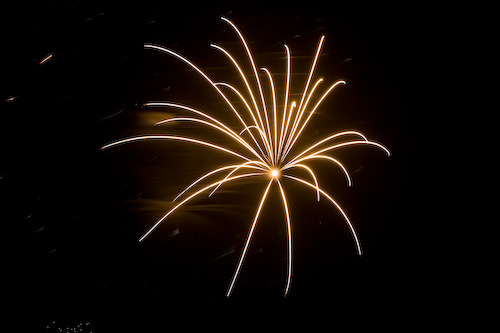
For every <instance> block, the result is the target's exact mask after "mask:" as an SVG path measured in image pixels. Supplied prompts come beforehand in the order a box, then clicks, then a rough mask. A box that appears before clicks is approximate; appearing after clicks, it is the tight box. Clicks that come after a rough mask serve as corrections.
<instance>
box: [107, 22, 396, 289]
mask: <svg viewBox="0 0 500 333" xmlns="http://www.w3.org/2000/svg"><path fill="white" fill-rule="evenodd" d="M221 20H222V21H223V22H225V23H226V24H228V25H229V26H230V27H231V28H232V29H233V30H234V32H235V33H236V34H237V36H238V37H239V39H240V41H241V44H242V47H243V48H244V52H245V54H246V57H247V58H248V59H246V60H245V61H246V64H247V66H248V67H251V72H250V73H245V72H244V70H243V69H242V66H241V65H240V63H239V62H238V61H237V60H236V59H235V58H234V57H233V56H232V55H231V54H230V53H229V52H228V51H227V50H226V49H224V48H223V47H221V46H219V45H216V44H210V46H211V47H212V48H213V49H215V50H217V51H218V52H220V53H221V54H222V55H224V56H225V57H227V60H228V61H229V62H230V63H231V65H232V66H233V67H234V69H235V70H236V71H237V72H238V74H239V77H240V78H241V83H242V85H243V86H244V89H242V90H241V89H237V88H236V87H235V86H234V85H232V84H230V83H227V82H216V81H214V80H213V79H212V78H211V77H209V76H208V75H207V74H206V73H205V72H204V71H203V70H202V69H200V68H199V67H198V66H196V65H195V64H194V63H192V62H191V61H190V60H188V59H186V58H185V57H184V56H182V55H180V54H179V53H177V52H175V51H173V50H170V49H167V48H165V47H162V46H158V45H154V44H145V45H144V47H145V48H146V49H152V50H156V51H160V52H163V53H166V54H168V55H170V56H173V57H175V58H177V59H178V60H180V61H181V62H183V63H184V64H185V65H187V66H188V67H189V68H191V69H192V70H194V71H196V72H197V73H198V74H199V75H201V77H202V78H203V79H205V80H206V81H207V82H208V83H209V84H210V85H211V87H212V88H213V89H214V90H215V91H216V92H217V93H218V95H220V97H221V98H222V99H223V100H224V103H225V104H226V106H227V108H228V110H230V111H231V112H232V113H233V114H234V116H235V117H236V118H237V120H238V122H239V124H240V126H239V128H230V126H227V125H226V124H224V123H223V122H222V121H220V120H218V119H216V118H215V117H213V116H211V115H210V114H209V113H207V112H204V111H202V110H198V109H195V108H192V107H190V106H186V105H182V104H178V103H171V102H150V103H146V104H144V106H145V107H160V108H173V109H178V110H181V111H184V112H186V113H187V114H190V115H191V116H190V117H173V118H168V119H165V120H162V121H160V122H158V123H157V124H156V125H168V124H170V123H173V122H179V121H183V122H191V123H196V124H201V125H203V126H207V127H209V128H212V129H213V130H214V131H216V132H217V133H219V134H220V135H221V136H223V137H224V138H225V139H227V140H231V141H233V142H234V143H236V144H237V145H238V146H239V147H240V149H238V150H235V149H230V148H228V147H225V146H224V145H219V144H215V143H213V142H209V141H206V140H201V139H197V138H193V137H187V136H178V135H142V136H134V137H130V138H125V139H122V140H118V141H115V142H112V143H109V144H107V145H105V146H103V147H102V148H101V149H108V148H111V147H115V146H118V145H123V144H127V143H131V142H137V141H147V140H174V141H184V142H190V143H193V144H196V145H201V146H204V147H206V148H210V149H214V150H218V151H220V152H223V153H226V154H229V155H232V156H233V157H234V158H235V160H236V162H235V163H234V164H229V165H222V166H220V167H218V168H216V169H214V170H211V171H209V172H207V173H205V174H204V175H202V176H201V177H199V178H197V179H196V180H194V181H193V182H192V183H191V184H189V185H188V186H187V187H186V188H185V189H184V190H183V191H182V192H180V193H179V194H178V195H177V196H176V197H175V198H174V200H173V201H174V206H173V208H171V209H170V210H169V211H168V212H166V213H165V214H164V215H163V216H161V218H159V219H158V220H157V221H156V223H154V224H153V225H152V226H151V227H150V228H149V229H148V230H147V231H146V232H145V233H144V234H143V235H142V236H141V237H140V239H139V242H142V241H144V240H145V239H146V238H147V237H148V236H149V235H150V234H151V233H152V232H153V231H154V230H155V229H156V228H157V227H158V226H159V225H160V224H161V223H162V222H163V221H165V220H166V219H167V218H168V217H169V216H170V215H171V214H173V213H174V212H175V211H177V210H178V209H179V208H181V207H182V206H184V205H185V204H187V203H188V202H190V201H192V200H194V199H195V198H197V197H198V196H200V195H202V194H203V193H205V194H206V193H209V195H210V196H211V195H212V194H214V193H215V192H216V191H217V190H218V189H219V188H220V187H221V186H222V185H223V184H226V183H230V182H235V181H238V180H243V179H246V178H249V177H259V178H260V179H264V181H265V184H266V186H265V189H264V192H263V194H262V196H261V198H260V202H259V205H258V207H257V210H256V212H255V216H254V217H253V221H252V224H251V226H250V230H249V232H248V235H247V237H246V241H245V244H244V246H243V249H242V252H241V254H240V256H239V260H238V263H237V265H236V268H235V270H234V273H233V276H232V278H231V281H230V283H229V287H228V289H227V292H226V296H230V295H231V293H232V291H233V289H234V286H235V283H236V281H237V279H238V276H239V273H240V271H241V268H242V265H243V262H244V260H245V257H246V255H247V252H248V248H249V246H250V243H251V241H252V237H253V235H254V231H255V228H256V226H257V223H258V221H259V217H260V215H261V212H262V210H263V207H264V203H265V202H266V198H267V197H268V193H269V190H270V188H271V186H277V187H278V189H279V193H280V196H281V202H282V203H283V211H284V220H285V221H286V230H287V257H288V258H287V274H286V284H285V289H284V295H287V294H288V292H289V290H290V285H291V281H292V223H291V215H290V209H289V205H288V201H287V196H286V194H285V193H286V191H285V188H284V186H283V182H282V181H283V179H284V178H286V179H289V180H291V181H294V182H296V183H299V184H302V185H304V186H305V187H308V188H311V189H312V190H313V191H314V192H313V193H315V194H316V196H317V200H320V197H324V198H326V200H328V201H329V202H330V203H331V204H332V206H333V207H334V208H335V209H336V210H337V211H338V212H339V213H340V215H341V216H342V218H343V219H344V220H345V223H346V224H347V227H348V228H349V230H350V232H351V234H352V237H353V239H354V243H355V247H356V251H357V253H358V254H359V255H361V254H362V249H361V244H360V240H359V237H358V235H357V233H356V230H355V228H354V226H353V224H352V223H351V221H350V220H349V217H348V216H347V214H346V213H345V212H344V210H343V209H342V208H341V206H340V205H339V204H338V203H337V202H336V201H335V200H334V199H333V198H332V196H331V195H330V194H328V193H327V192H325V191H324V190H323V189H322V188H321V187H320V185H319V182H318V177H317V176H316V174H315V173H314V171H313V169H312V168H311V166H310V165H308V162H311V161H313V160H321V161H323V162H324V163H330V164H332V165H333V166H334V167H336V168H338V169H339V171H340V172H341V173H343V174H344V176H345V178H346V180H347V184H348V186H351V185H352V181H351V176H350V175H349V172H348V171H347V169H346V168H345V167H344V165H342V163H341V162H340V161H338V160H337V159H336V158H334V157H333V156H331V155H332V153H334V152H335V151H336V150H338V149H341V148H346V147H349V146H358V145H369V146H373V147H377V148H380V149H382V150H383V151H385V152H386V153H387V155H390V152H389V150H388V149H387V148H385V147H384V146H383V145H381V144H380V143H377V142H374V141H370V140H368V139H367V137H366V136H365V135H363V134H362V133H360V132H358V131H352V130H349V131H344V132H340V133H336V134H332V135H329V136H326V137H325V138H324V139H322V140H320V141H318V142H316V143H314V144H312V145H310V146H306V147H305V149H304V148H303V149H299V150H298V151H299V152H298V153H294V154H290V153H291V152H292V151H295V150H297V149H298V148H297V145H300V142H301V140H300V139H301V138H302V137H301V135H302V134H303V132H304V129H305V128H306V126H307V125H308V123H309V121H310V119H311V117H312V116H313V115H314V113H315V111H316V110H317V109H318V107H319V106H320V105H321V103H322V102H323V100H324V99H325V98H326V97H327V96H328V95H329V94H330V93H331V92H332V91H333V90H334V89H335V88H336V87H338V86H340V85H344V84H345V83H346V82H345V81H343V80H339V81H336V82H334V83H333V84H331V85H330V86H329V87H328V88H326V89H324V90H323V92H322V93H318V92H317V90H319V88H320V85H321V83H322V81H323V79H322V78H319V79H317V80H316V81H314V83H313V77H314V72H315V68H316V64H317V61H318V58H319V55H320V53H321V49H322V46H323V43H324V40H325V36H322V37H321V38H320V40H319V43H318V46H317V49H316V53H315V55H314V58H313V61H312V64H311V68H310V71H309V74H308V77H307V81H306V82H305V85H304V86H303V88H302V89H303V90H302V93H301V95H300V100H298V99H297V100H291V96H292V94H291V91H290V89H291V58H292V57H291V51H290V48H289V47H288V46H287V45H284V52H285V55H286V76H285V82H284V83H285V86H284V91H285V93H284V96H283V97H282V100H281V101H279V100H278V96H277V93H276V85H275V80H274V78H273V75H272V73H271V72H270V71H269V70H268V69H267V68H259V70H258V69H257V66H256V64H255V59H254V57H253V55H252V52H251V50H250V49H249V47H248V44H247V42H246V40H245V38H244V37H243V35H242V33H241V32H240V30H239V29H238V28H237V27H236V25H235V24H234V23H233V22H231V21H230V20H229V19H227V18H225V17H221ZM234 100H238V101H239V102H240V105H244V107H243V108H242V109H238V108H236V107H235V106H234V105H235V104H236V103H235V102H234ZM279 103H280V104H279ZM294 148H296V149H294ZM293 169H302V170H303V172H302V174H306V175H307V176H306V177H305V179H304V178H301V177H298V176H296V174H292V173H291V172H292V170H293ZM215 178H217V180H215ZM214 180H215V181H214Z"/></svg>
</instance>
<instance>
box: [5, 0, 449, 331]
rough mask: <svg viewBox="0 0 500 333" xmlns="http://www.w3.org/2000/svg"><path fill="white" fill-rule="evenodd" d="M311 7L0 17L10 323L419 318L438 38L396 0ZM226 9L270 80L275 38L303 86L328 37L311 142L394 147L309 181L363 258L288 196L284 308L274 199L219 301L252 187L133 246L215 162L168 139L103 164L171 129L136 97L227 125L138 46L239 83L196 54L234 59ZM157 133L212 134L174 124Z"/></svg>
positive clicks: (34, 7) (202, 206) (149, 8)
mask: <svg viewBox="0 0 500 333" xmlns="http://www.w3.org/2000/svg"><path fill="white" fill-rule="evenodd" d="M325 6H326V5H325V4H322V3H318V5H314V4H312V3H308V5H307V6H303V5H302V6H298V7H297V6H293V5H290V6H288V9H286V10H282V9H280V8H278V7H277V6H276V7H275V8H267V7H265V6H264V7H262V6H260V7H257V6H256V5H255V6H254V7H250V6H249V7H246V6H243V5H215V6H211V5H202V6H200V7H198V6H197V5H196V6H195V5H194V4H186V5H177V6H171V4H170V3H168V2H154V1H141V2H140V3H139V2H138V3H133V2H124V3H121V2H111V1H95V2H79V1H43V2H39V3H37V4H26V5H24V4H16V5H11V6H9V7H8V8H7V9H6V10H5V11H4V12H3V13H2V17H3V18H2V22H3V23H2V24H3V25H2V36H3V37H2V43H3V45H4V46H5V47H4V48H3V51H2V59H1V60H2V61H1V65H0V66H1V67H0V68H1V75H0V76H1V78H0V80H1V91H0V107H1V113H0V117H1V121H0V133H1V134H0V135H1V140H0V141H1V143H0V149H1V156H2V162H1V163H0V196H1V198H0V199H1V202H2V207H3V208H2V212H1V213H0V214H1V215H0V216H1V220H2V224H3V228H4V231H5V234H4V235H6V236H5V237H6V238H8V240H7V242H6V243H5V250H4V255H5V256H6V258H5V261H4V267H6V268H5V269H4V270H3V271H4V275H7V281H6V282H5V283H4V287H5V288H6V290H9V291H12V292H13V293H12V294H11V295H12V296H11V297H9V298H8V302H9V304H10V307H11V310H12V313H14V314H17V315H19V317H20V318H26V317H29V318H31V319H30V320H27V321H24V322H23V325H28V326H29V325H31V326H30V327H31V328H32V329H33V330H34V331H37V330H39V331H42V327H43V325H44V324H47V323H49V322H51V321H53V320H56V321H58V322H59V323H62V324H58V325H62V326H61V327H63V326H64V325H66V327H69V326H70V325H74V323H77V322H83V321H85V320H88V321H90V322H91V323H92V325H94V326H95V328H96V331H103V332H104V331H110V327H116V326H120V327H126V326H127V325H128V323H129V322H133V323H136V324H138V323H143V322H144V321H147V320H150V319H152V320H153V323H152V324H149V325H150V326H149V327H155V326H159V327H167V326H169V325H173V324H174V323H175V324H179V323H180V324H187V325H200V326H204V324H201V323H199V322H198V320H202V319H200V317H201V318H204V319H206V317H207V313H208V314H210V316H211V319H210V321H209V322H208V323H207V325H208V326H210V325H215V326H217V325H220V324H221V323H222V322H224V321H225V320H226V319H228V318H229V317H231V316H236V317H235V318H236V319H238V318H239V319H241V320H242V321H245V320H248V317H249V316H247V315H243V314H242V313H245V311H247V310H251V309H259V310H258V311H257V313H258V312H259V311H262V314H265V315H264V317H261V319H262V318H277V319H276V320H277V321H279V320H284V321H292V322H293V321H294V320H298V321H305V322H311V323H314V324H315V325H321V324H323V323H327V322H330V323H331V324H332V325H334V324H335V322H336V321H337V320H340V319H341V318H343V319H345V317H344V316H345V315H350V316H352V318H356V317H357V314H359V315H360V316H368V315H374V316H376V317H379V319H380V318H384V316H385V317H390V316H396V317H404V318H409V317H412V316H413V315H415V314H416V313H418V312H419V310H418V309H417V307H416V306H415V304H418V303H419V302H421V301H425V302H427V303H426V304H429V303H433V306H435V304H436V302H440V300H441V299H442V298H443V297H444V296H442V295H441V294H440V292H441V291H440V290H442V289H441V285H440V284H441V283H444V282H443V281H441V280H440V279H435V278H434V277H433V276H435V274H436V271H438V270H439V269H440V264H439V262H440V259H439V258H440V256H441V254H440V251H439V250H440V249H441V245H438V244H437V242H436V238H437V236H435V235H433V230H436V229H439V227H438V226H437V225H436V224H437V223H439V219H440V218H441V217H442V215H441V213H435V212H436V211H435V208H436V207H437V204H436V201H435V199H436V197H437V196H436V195H435V194H434V195H430V197H429V194H428V193H427V192H428V191H429V190H430V188H431V187H433V186H435V179H434V178H433V177H434V176H435V175H434V173H433V172H431V171H429V165H428V164H426V163H425V162H423V161H422V160H421V159H420V158H419V156H422V154H423V153H425V154H427V155H426V156H427V158H428V159H429V160H433V159H434V158H435V157H436V155H435V154H436V152H435V150H426V148H424V147H425V145H426V144H427V143H429V141H430V140H429V139H428V137H429V133H432V131H434V130H435V128H434V127H433V125H431V124H429V123H430V122H431V121H429V119H434V120H435V122H434V123H436V122H437V123H439V122H440V121H441V120H443V119H445V118H446V117H447V115H446V114H445V112H446V111H444V110H441V111H436V109H435V108H434V107H432V106H431V104H432V103H433V102H432V96H433V94H434V93H433V88H431V87H429V86H428V81H427V79H428V78H429V77H431V76H432V75H433V70H434V68H435V65H436V62H439V61H443V59H441V58H440V55H439V43H438V41H439V40H440V37H439V36H440V35H439V34H441V31H440V30H434V26H433V25H432V24H433V22H434V20H435V15H437V14H435V13H434V10H433V9H432V8H424V7H412V6H410V5H408V6H402V7H401V8H393V7H389V6H378V5H374V6H372V7H370V8H365V7H363V6H361V5H360V6H356V5H345V4H343V5H335V4H330V3H329V4H328V6H326V7H325ZM264 8H266V9H264ZM221 15H225V16H227V17H228V18H230V19H231V20H232V21H233V22H234V23H236V24H237V25H238V26H239V28H240V29H241V30H242V31H243V33H244V34H245V36H246V37H247V38H248V40H249V41H250V46H251V48H252V50H253V52H254V55H255V57H256V61H257V62H258V63H259V65H260V66H267V67H268V68H269V69H270V71H271V72H273V73H280V72H282V71H283V69H284V68H285V60H284V57H283V55H284V50H283V46H282V45H283V44H284V43H287V44H288V45H289V46H290V48H291V50H292V54H293V55H294V56H295V58H294V59H293V60H292V61H293V63H292V66H296V70H297V73H298V74H297V76H296V80H297V82H298V83H297V85H298V87H302V84H303V83H302V82H303V80H304V79H305V76H304V72H306V71H307V70H308V67H309V64H310V61H311V60H312V56H313V55H314V51H315V47H316V45H317V42H318V40H319V38H320V36H321V35H323V34H324V35H326V42H325V46H324V48H323V52H322V56H321V57H320V59H319V64H318V69H317V73H318V76H319V75H322V76H323V77H324V78H325V81H326V82H327V83H330V82H334V81H335V80H337V79H345V80H346V81H347V82H348V84H347V85H346V86H343V87H341V88H339V89H338V90H337V91H335V92H334V93H333V94H332V95H331V96H330V98H329V99H328V100H327V101H325V103H324V105H323V106H322V108H321V109H320V110H318V115H317V119H316V121H315V122H313V123H311V128H312V129H311V130H310V132H309V133H307V137H308V138H309V139H311V140H313V139H318V138H322V137H324V136H326V135H327V134H330V133H334V132H339V131H342V130H346V129H357V130H360V131H362V132H363V133H365V134H366V135H367V136H368V137H369V138H370V139H373V140H374V141H377V142H381V143H383V144H384V145H386V146H387V147H388V148H389V149H390V150H391V152H392V153H393V155H392V156H391V157H390V158H388V157H387V156H385V154H383V153H382V152H381V151H378V150H376V149H369V148H352V149H351V150H346V151H342V152H339V155H338V156H339V158H340V159H341V160H342V161H345V165H346V167H348V168H349V170H350V171H351V173H352V176H353V183H354V186H353V187H352V188H348V187H347V186H346V184H345V180H344V178H343V176H342V174H341V173H340V172H338V170H336V169H334V168H332V167H330V168H329V167H324V166H323V167H320V168H318V170H319V171H318V175H319V178H320V182H321V183H322V184H324V187H325V189H327V191H329V192H330V193H331V194H332V195H333V196H334V197H335V198H336V199H337V200H338V201H339V203H340V204H341V205H342V206H343V207H344V209H345V210H346V212H347V214H348V215H349V216H350V218H351V220H352V221H353V223H354V225H355V226H356V228H357V230H358V231H359V234H360V238H361V242H362V245H363V248H364V255H363V256H362V257H357V256H356V253H355V248H354V244H353V242H352V239H351V236H350V234H349V232H348V229H347V227H346V226H345V224H344V223H343V221H342V219H341V216H340V215H339V214H338V213H337V212H335V210H334V209H333V208H331V207H329V206H328V205H327V204H326V202H325V201H321V202H320V203H317V202H315V200H314V195H315V194H314V192H312V191H310V190H303V189H301V188H300V187H298V186H296V185H293V184H289V183H285V185H288V186H289V187H288V189H289V190H288V192H287V193H288V196H289V198H290V203H291V210H292V223H293V225H294V275H293V281H292V289H291V292H290V295H289V296H288V297H287V298H286V299H284V298H283V297H282V296H281V294H282V290H283V288H284V284H285V273H286V243H285V229H284V225H285V224H284V223H285V221H284V219H283V213H282V211H281V208H275V207H280V206H279V201H278V200H279V196H278V192H277V191H276V188H275V189H274V190H273V191H271V194H270V197H271V198H270V201H269V203H268V205H267V210H266V208H264V210H265V211H264V213H263V216H262V219H261V224H260V225H259V227H261V228H260V229H258V231H257V232H256V235H255V242H254V244H253V245H252V248H251V249H250V251H249V254H248V260H247V261H246V263H245V266H244V269H243V271H242V273H241V275H240V279H239V280H238V283H237V285H236V288H235V292H234V297H232V298H231V299H226V298H225V297H224V293H225V290H226V288H227V285H228V283H229V281H230V278H231V274H232V271H233V269H234V267H235V265H236V262H237V259H238V255H239V253H240V251H241V248H242V245H243V242H244V238H245V235H246V233H247V231H248V227H249V225H250V223H251V220H252V218H253V213H254V210H255V208H256V205H257V203H258V200H259V197H260V195H261V192H262V191H263V189H264V186H265V184H264V183H263V182H250V183H245V184H243V185H241V187H239V186H228V187H227V188H226V189H225V190H223V191H221V192H220V194H218V195H215V196H214V197H212V198H210V199H200V200H199V201H197V202H195V203H193V204H192V205H190V206H189V207H186V209H184V210H182V211H179V212H178V214H176V215H175V216H173V217H172V220H171V221H169V222H167V223H165V225H164V226H162V227H160V228H159V229H158V230H157V231H156V232H155V233H154V234H153V235H152V236H151V237H150V238H148V239H147V241H146V242H144V243H142V244H138V243H137V239H138V238H139V237H140V236H141V235H142V233H143V232H144V231H145V230H147V228H148V227H149V226H150V225H151V224H152V223H154V222H155V221H156V219H157V218H158V217H160V216H161V215H162V214H163V212H165V207H168V206H169V205H170V204H169V201H170V200H171V199H172V198H173V197H174V196H175V194H176V193H178V191H179V190H180V189H182V186H183V185H186V184H188V182H189V180H190V179H195V178H196V177H197V176H199V175H201V174H202V173H203V172H206V171H208V170H210V169H209V168H210V167H212V168H213V167H215V166H217V165H218V164H217V163H220V162H221V160H223V158H224V156H223V155H220V154H217V153H213V152H212V151H209V150H204V149H201V148H196V147H192V146H190V145H188V144H181V143H154V144H141V143H138V144H135V145H130V146H127V147H122V148H116V150H112V151H105V152H101V151H99V147H100V146H102V145H103V144H106V143H108V142H110V141H112V140H116V139H120V138H123V137H126V136H130V135H138V134H145V133H158V132H162V131H164V132H168V131H169V128H166V127H165V128H161V129H159V128H153V127H152V124H153V123H154V122H155V121H158V120H160V119H162V117H164V116H165V115H167V116H168V114H169V113H170V115H171V113H172V112H173V111H172V110H166V111H160V110H147V109H145V108H142V107H141V105H142V103H144V102H147V101H151V100H167V101H172V102H180V103H184V104H188V105H192V106H196V107H199V108H204V107H205V108H212V109H215V110H217V111H216V114H217V115H218V116H220V117H221V119H228V121H231V120H230V119H231V118H230V116H228V115H229V110H221V109H219V108H218V106H221V103H220V100H219V99H218V96H217V95H216V94H214V93H213V92H212V91H211V90H210V89H211V88H210V87H209V86H208V85H207V84H206V83H205V82H203V80H202V78H200V77H199V76H197V75H196V74H194V72H193V71H191V70H190V69H189V68H187V66H185V65H183V64H182V63H181V62H179V61H177V60H175V59H173V58H172V57H168V56H166V55H162V54H159V53H157V52H154V51H148V50H144V49H143V44H144V43H155V44H159V45H164V46H166V47H169V48H172V49H175V50H176V51H179V52H180V53H182V54H183V55H185V56H186V57H188V58H189V59H192V60H193V61H194V62H196V63H197V64H199V65H200V66H201V67H202V68H203V69H204V70H206V71H207V73H209V74H210V75H213V76H214V77H217V78H218V79H219V80H228V81H229V82H233V81H235V80H237V76H236V74H235V72H234V70H233V69H232V68H231V67H230V65H229V64H228V62H227V60H226V59H225V58H224V57H223V56H222V55H220V54H219V53H217V52H216V51H214V50H212V49H211V48H210V47H209V43H211V42H214V43H217V44H220V45H222V46H226V47H227V48H228V49H231V50H234V52H236V53H237V52H241V48H240V46H239V44H238V39H237V36H236V35H235V34H234V33H233V32H232V31H231V29H230V28H229V27H228V26H227V25H225V24H224V23H223V22H221V21H220V19H219V18H220V16H221ZM424 21H425V22H427V24H425V25H423V24H422V22H424ZM431 30H432V33H431ZM50 55H51V56H50ZM47 56H49V59H47V60H46V61H45V62H43V61H42V60H43V59H45V58H46V57H47ZM430 59H433V60H430ZM41 62H42V63H41ZM300 73H302V74H300ZM298 89H299V90H300V88H298ZM440 112H441V113H440ZM179 114H181V113H179ZM172 133H178V134H180V133H184V134H186V135H197V134H202V135H206V133H207V132H206V131H205V130H201V129H200V128H199V127H196V126H187V125H181V126H177V127H175V128H173V129H172ZM313 142H314V141H313ZM434 189H435V191H438V192H439V191H440V189H439V187H438V188H437V189H436V188H435V187H434ZM426 198H427V199H426ZM430 212H434V213H433V214H431V213H430ZM239 310H241V313H240V311H239ZM207 311H208V312H207ZM262 314H261V315H262ZM238 316H241V317H238ZM151 317H153V318H151ZM257 317H259V316H258V315H257ZM181 318H182V319H181ZM186 318H190V319H189V320H188V321H187V322H185V321H183V320H185V319H186ZM236 319H235V321H237V320H236ZM201 322H203V323H205V322H204V321H201ZM262 322H264V320H263V319H262ZM63 323H69V324H63ZM54 325H55V324H54ZM144 331H146V330H145V329H144Z"/></svg>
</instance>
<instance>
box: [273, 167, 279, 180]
mask: <svg viewBox="0 0 500 333" xmlns="http://www.w3.org/2000/svg"><path fill="white" fill-rule="evenodd" d="M279 176H280V171H279V170H278V169H272V170H271V177H273V178H275V179H278V178H279Z"/></svg>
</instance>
